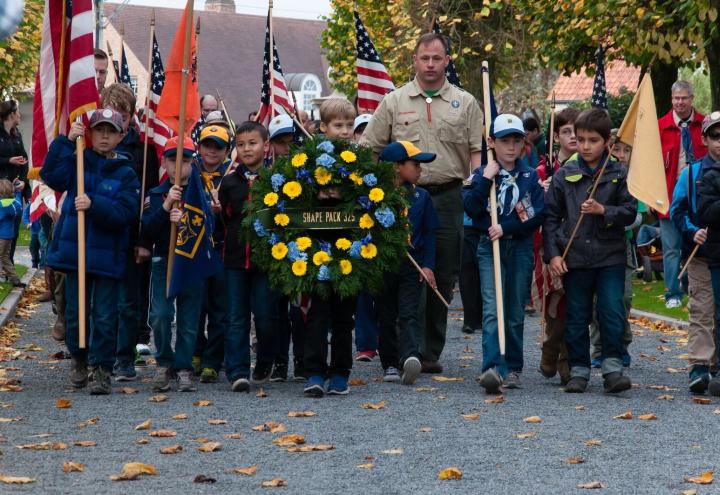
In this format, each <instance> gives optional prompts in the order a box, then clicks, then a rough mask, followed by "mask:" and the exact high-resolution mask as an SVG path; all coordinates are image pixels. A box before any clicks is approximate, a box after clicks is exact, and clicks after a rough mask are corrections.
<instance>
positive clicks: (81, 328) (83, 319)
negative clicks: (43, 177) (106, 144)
mask: <svg viewBox="0 0 720 495" xmlns="http://www.w3.org/2000/svg"><path fill="white" fill-rule="evenodd" d="M77 122H81V120H80V117H78V119H77ZM75 150H76V154H77V160H76V162H75V165H76V175H77V197H79V196H82V195H83V194H85V156H84V154H85V137H84V136H78V138H77V140H76V141H75ZM77 216H78V219H77V222H78V224H77V225H78V227H77V230H78V273H77V277H78V347H80V349H85V348H86V347H87V345H86V342H87V308H86V304H85V303H86V288H85V272H86V266H85V211H84V210H82V211H81V210H78V212H77Z"/></svg>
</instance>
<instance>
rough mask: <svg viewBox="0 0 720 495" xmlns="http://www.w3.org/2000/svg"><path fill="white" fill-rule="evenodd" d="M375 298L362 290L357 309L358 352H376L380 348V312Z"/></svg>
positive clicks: (356, 338) (356, 336) (356, 332)
mask: <svg viewBox="0 0 720 495" xmlns="http://www.w3.org/2000/svg"><path fill="white" fill-rule="evenodd" d="M375 304H376V303H375V298H374V297H373V296H372V295H371V294H370V293H369V292H367V291H364V290H361V291H360V293H359V294H358V297H357V308H356V309H355V349H357V351H358V352H363V351H373V352H374V351H376V350H377V348H378V324H377V321H378V312H377V307H376V305H375Z"/></svg>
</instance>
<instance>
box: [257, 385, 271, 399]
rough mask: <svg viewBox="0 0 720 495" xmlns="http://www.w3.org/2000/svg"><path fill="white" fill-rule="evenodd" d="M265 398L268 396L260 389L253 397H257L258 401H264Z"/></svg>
mask: <svg viewBox="0 0 720 495" xmlns="http://www.w3.org/2000/svg"><path fill="white" fill-rule="evenodd" d="M267 396H268V394H266V393H265V390H264V389H263V388H262V387H260V390H258V391H257V393H256V394H255V397H257V398H258V399H264V398H265V397H267Z"/></svg>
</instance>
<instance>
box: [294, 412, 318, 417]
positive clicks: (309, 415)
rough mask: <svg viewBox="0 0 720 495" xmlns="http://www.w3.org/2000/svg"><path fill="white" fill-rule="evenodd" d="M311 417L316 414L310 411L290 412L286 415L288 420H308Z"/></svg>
mask: <svg viewBox="0 0 720 495" xmlns="http://www.w3.org/2000/svg"><path fill="white" fill-rule="evenodd" d="M312 416H317V413H314V412H312V411H290V412H289V413H288V417H290V418H310V417H312Z"/></svg>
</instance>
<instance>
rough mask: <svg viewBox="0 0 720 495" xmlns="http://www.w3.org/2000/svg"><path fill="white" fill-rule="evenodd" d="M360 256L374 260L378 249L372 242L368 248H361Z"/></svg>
mask: <svg viewBox="0 0 720 495" xmlns="http://www.w3.org/2000/svg"><path fill="white" fill-rule="evenodd" d="M360 256H362V257H363V258H365V259H366V260H371V259H373V258H374V257H375V256H377V247H376V246H375V244H373V243H372V242H371V243H368V245H367V246H360Z"/></svg>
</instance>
